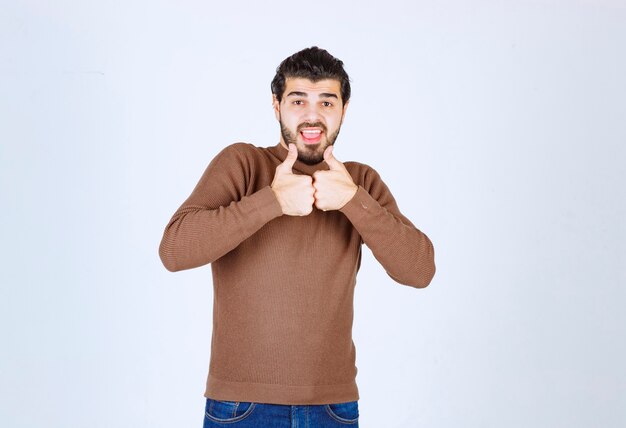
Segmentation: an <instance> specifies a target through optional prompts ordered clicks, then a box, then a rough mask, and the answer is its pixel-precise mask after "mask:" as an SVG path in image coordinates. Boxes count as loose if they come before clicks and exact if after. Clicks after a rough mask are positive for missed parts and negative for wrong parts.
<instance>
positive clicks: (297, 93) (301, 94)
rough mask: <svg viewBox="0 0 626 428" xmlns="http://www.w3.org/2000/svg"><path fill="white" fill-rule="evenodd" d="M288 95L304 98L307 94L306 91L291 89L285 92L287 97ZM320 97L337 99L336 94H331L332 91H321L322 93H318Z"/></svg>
mask: <svg viewBox="0 0 626 428" xmlns="http://www.w3.org/2000/svg"><path fill="white" fill-rule="evenodd" d="M290 96H294V97H305V98H306V97H308V94H307V93H306V92H300V91H291V92H289V93H288V94H287V97H290ZM320 98H334V99H336V100H338V99H339V97H337V95H336V94H332V93H329V92H322V93H321V94H320Z"/></svg>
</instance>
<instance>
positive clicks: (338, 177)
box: [313, 146, 359, 211]
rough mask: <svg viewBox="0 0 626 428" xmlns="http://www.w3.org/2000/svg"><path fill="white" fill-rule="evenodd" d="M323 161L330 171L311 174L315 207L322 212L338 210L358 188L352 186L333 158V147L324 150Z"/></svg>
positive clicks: (346, 171) (344, 170)
mask: <svg viewBox="0 0 626 428" xmlns="http://www.w3.org/2000/svg"><path fill="white" fill-rule="evenodd" d="M324 160H325V161H326V163H327V164H328V167H329V168H330V170H328V171H325V170H322V171H315V172H314V173H313V178H314V179H315V180H314V181H313V187H314V188H315V194H314V195H313V196H314V197H315V206H316V207H317V208H319V209H320V210H322V211H328V210H338V209H340V208H341V207H343V206H344V205H345V204H346V203H348V201H349V200H350V199H352V197H353V196H354V194H355V193H356V191H357V190H358V189H359V186H357V185H356V184H354V181H353V180H352V177H351V176H350V173H349V172H348V170H347V169H346V167H345V166H343V164H342V163H341V162H339V161H338V160H337V159H335V157H334V156H333V146H328V147H326V150H324Z"/></svg>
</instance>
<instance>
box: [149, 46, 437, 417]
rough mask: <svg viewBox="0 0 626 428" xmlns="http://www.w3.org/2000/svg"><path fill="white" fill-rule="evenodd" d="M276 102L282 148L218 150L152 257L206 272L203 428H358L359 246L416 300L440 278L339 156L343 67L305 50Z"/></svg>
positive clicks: (278, 86) (372, 188)
mask: <svg viewBox="0 0 626 428" xmlns="http://www.w3.org/2000/svg"><path fill="white" fill-rule="evenodd" d="M271 89H272V96H273V106H274V112H275V114H276V118H277V120H278V122H279V123H280V129H281V135H280V142H279V143H278V144H276V145H273V146H269V147H256V146H254V145H251V144H247V143H235V144H232V145H230V146H228V147H226V148H224V149H223V150H222V151H221V152H220V153H219V154H218V155H217V156H216V157H215V158H214V159H213V160H212V161H211V163H210V164H209V166H208V167H207V168H206V170H205V172H204V174H203V175H202V177H201V178H200V181H199V182H198V184H197V185H196V187H195V189H194V190H193V192H192V193H191V195H190V196H189V198H187V200H186V201H185V202H184V203H183V204H182V206H181V207H180V208H179V209H178V210H177V211H176V212H175V213H174V215H173V216H172V218H171V220H170V221H169V223H168V224H167V226H166V228H165V232H164V234H163V239H162V241H161V245H160V247H159V255H160V257H161V260H162V262H163V264H164V265H165V267H166V268H167V269H168V270H170V271H172V272H174V271H179V270H183V269H191V268H195V267H198V266H203V265H206V264H207V263H211V268H212V274H213V289H214V304H213V336H212V342H211V361H210V367H209V373H208V378H207V383H206V390H205V394H204V396H205V397H206V399H207V402H206V409H205V420H204V426H205V428H206V427H212V426H225V425H223V424H224V423H233V422H237V425H236V426H241V427H244V426H245V427H257V426H258V427H261V426H262V427H266V426H272V427H279V426H283V425H281V422H282V423H284V424H285V425H284V426H285V427H290V426H292V425H291V423H292V422H293V423H295V424H297V426H301V424H302V426H312V427H334V426H345V425H346V424H350V425H352V426H355V427H356V426H358V399H359V392H358V388H357V384H356V381H355V378H356V374H357V368H356V366H355V357H356V355H355V352H356V350H355V345H354V343H353V341H352V321H353V297H354V287H355V285H356V274H357V272H358V270H359V267H360V264H361V247H362V244H363V243H365V244H366V245H367V246H368V247H369V248H370V249H371V250H372V253H373V254H374V256H375V257H376V259H377V260H378V261H379V262H380V263H381V264H382V266H383V267H384V269H385V271H386V272H387V274H388V275H389V276H390V277H391V278H392V279H393V280H395V281H397V282H398V283H400V284H405V285H408V286H412V287H416V288H422V287H426V286H427V285H428V284H429V283H430V282H431V280H432V278H433V275H434V273H435V263H434V250H433V245H432V243H431V241H430V240H429V239H428V237H427V236H426V235H425V234H424V233H422V232H421V231H420V230H418V229H417V228H416V227H415V226H414V225H413V224H412V223H411V222H410V221H409V220H408V219H407V218H406V217H405V216H404V215H402V213H400V211H399V209H398V206H397V205H396V202H395V200H394V198H393V196H392V194H391V192H390V191H389V189H388V188H387V186H386V185H385V183H383V181H382V180H381V178H380V176H379V175H378V173H377V172H376V171H375V170H374V169H373V168H371V167H370V166H368V165H365V164H362V163H358V162H346V163H342V162H340V161H339V160H337V159H336V158H335V157H334V155H333V152H332V149H333V144H334V143H335V140H336V138H337V136H338V134H339V130H340V128H341V124H342V121H343V118H344V116H345V113H346V109H347V107H348V102H349V99H350V82H349V78H348V75H347V73H346V72H345V70H344V68H343V62H342V61H340V60H338V59H336V58H334V57H333V56H332V55H330V54H329V53H328V52H327V51H325V50H323V49H319V48H317V47H312V48H308V49H304V50H302V51H300V52H297V53H295V54H294V55H292V56H290V57H289V58H287V59H285V60H284V61H283V62H282V63H281V64H280V66H279V67H278V68H277V71H276V76H275V77H274V79H273V81H272V84H271ZM270 421H271V424H270ZM304 424H307V425H304ZM229 426H230V425H229ZM293 426H296V425H293Z"/></svg>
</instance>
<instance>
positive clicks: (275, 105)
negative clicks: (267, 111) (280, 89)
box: [272, 94, 280, 120]
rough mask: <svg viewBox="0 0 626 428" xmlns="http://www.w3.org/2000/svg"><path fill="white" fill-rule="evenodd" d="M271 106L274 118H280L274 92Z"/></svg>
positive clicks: (278, 105) (278, 104) (278, 103)
mask: <svg viewBox="0 0 626 428" xmlns="http://www.w3.org/2000/svg"><path fill="white" fill-rule="evenodd" d="M272 107H273V108H274V115H275V116H276V120H280V102H279V101H278V99H277V98H276V94H272Z"/></svg>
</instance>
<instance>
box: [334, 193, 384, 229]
mask: <svg viewBox="0 0 626 428" xmlns="http://www.w3.org/2000/svg"><path fill="white" fill-rule="evenodd" d="M375 208H380V204H379V203H378V201H377V200H376V199H374V198H372V196H371V195H370V194H369V193H368V192H367V190H365V188H363V186H361V185H359V188H358V189H357V191H356V193H355V194H354V196H353V197H352V199H350V200H349V201H348V202H347V203H346V204H345V205H344V206H343V207H341V208H340V209H339V211H341V212H342V213H344V214H345V215H346V217H348V219H349V220H350V221H351V222H352V223H358V222H359V220H361V219H363V218H364V217H367V216H369V215H371V214H372V210H373V209H375Z"/></svg>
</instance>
